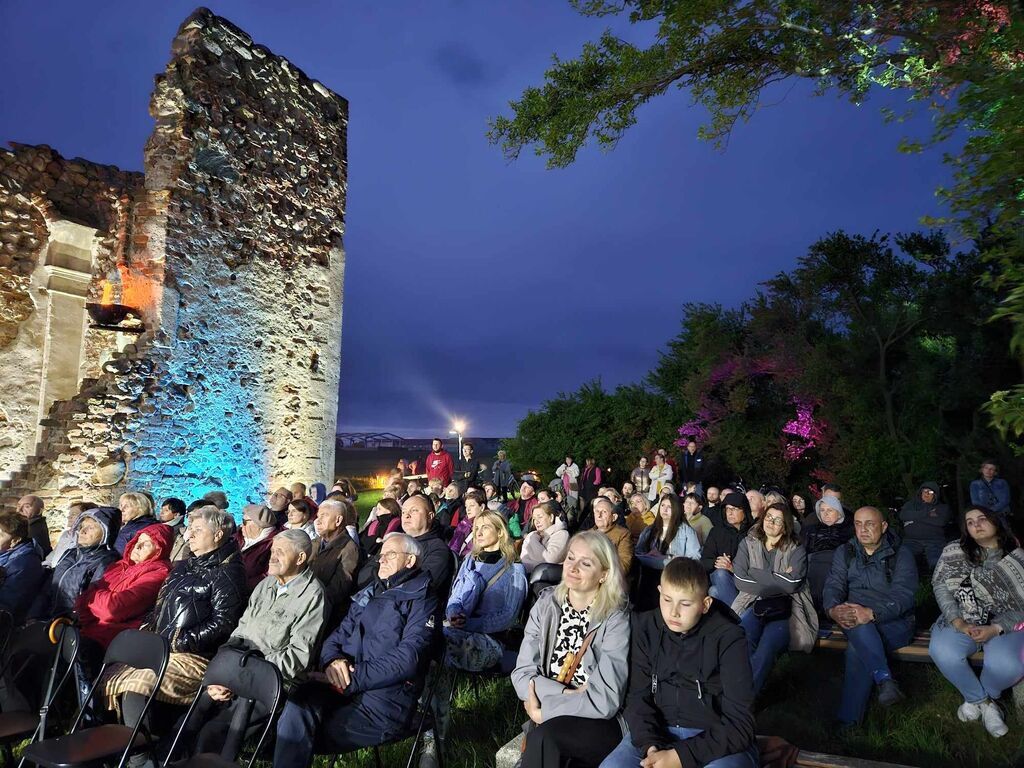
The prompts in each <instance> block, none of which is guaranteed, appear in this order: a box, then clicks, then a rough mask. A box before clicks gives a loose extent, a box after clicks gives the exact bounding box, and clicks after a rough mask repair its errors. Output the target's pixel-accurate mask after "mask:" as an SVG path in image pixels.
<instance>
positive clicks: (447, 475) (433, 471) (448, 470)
mask: <svg viewBox="0 0 1024 768" xmlns="http://www.w3.org/2000/svg"><path fill="white" fill-rule="evenodd" d="M441 445H442V443H441V441H440V440H439V439H438V438H436V437H435V438H434V441H433V442H432V443H431V444H430V448H431V451H430V453H428V454H427V461H426V467H427V482H428V483H429V482H430V481H431V480H433V479H434V478H435V477H436V478H438V479H440V481H441V485H442V487H443V486H446V485H448V483H450V482H451V481H452V475H454V474H455V462H453V461H452V457H451V454H450V453H448V451H446V450H444V448H442V447H441Z"/></svg>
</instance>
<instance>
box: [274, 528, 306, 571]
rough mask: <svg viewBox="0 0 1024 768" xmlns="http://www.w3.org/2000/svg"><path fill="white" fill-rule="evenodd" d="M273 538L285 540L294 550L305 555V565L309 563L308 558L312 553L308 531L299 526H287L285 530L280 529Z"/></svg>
mask: <svg viewBox="0 0 1024 768" xmlns="http://www.w3.org/2000/svg"><path fill="white" fill-rule="evenodd" d="M274 538H276V539H281V540H283V541H287V542H288V543H289V544H290V545H291V546H292V548H293V549H294V550H295V551H296V552H301V553H302V554H304V555H305V556H306V565H308V564H309V558H310V556H311V555H312V554H313V542H312V541H311V540H310V538H309V534H308V533H306V532H305V531H303V530H301V529H299V528H289V529H288V530H286V531H281V532H280V533H279V534H277V535H276V536H275V537H274ZM303 567H305V565H304V566H303Z"/></svg>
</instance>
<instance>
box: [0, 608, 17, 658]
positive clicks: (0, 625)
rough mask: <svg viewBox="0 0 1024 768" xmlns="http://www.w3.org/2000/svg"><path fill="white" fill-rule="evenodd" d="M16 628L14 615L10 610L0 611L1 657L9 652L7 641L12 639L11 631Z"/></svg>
mask: <svg viewBox="0 0 1024 768" xmlns="http://www.w3.org/2000/svg"><path fill="white" fill-rule="evenodd" d="M13 629H14V617H13V616H11V614H10V612H9V611H0V659H2V658H4V654H5V653H7V643H9V642H10V640H11V631H12V630H13Z"/></svg>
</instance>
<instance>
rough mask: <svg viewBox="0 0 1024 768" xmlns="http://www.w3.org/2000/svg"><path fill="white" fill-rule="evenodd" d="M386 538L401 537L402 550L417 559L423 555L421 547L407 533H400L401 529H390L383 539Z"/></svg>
mask: <svg viewBox="0 0 1024 768" xmlns="http://www.w3.org/2000/svg"><path fill="white" fill-rule="evenodd" d="M388 539H401V541H402V551H403V552H405V554H407V555H413V556H414V557H415V558H416V559H417V560H419V559H420V558H422V557H423V547H422V546H420V543H419V542H418V541H416V539H414V538H413V537H412V536H410V535H409V534H408V533H402V532H401V531H392V532H391V533H389V534H387V535H386V536H385V537H384V541H387V540H388Z"/></svg>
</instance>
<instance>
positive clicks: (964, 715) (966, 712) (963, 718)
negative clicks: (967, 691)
mask: <svg viewBox="0 0 1024 768" xmlns="http://www.w3.org/2000/svg"><path fill="white" fill-rule="evenodd" d="M956 716H957V717H959V718H960V722H961V723H971V722H974V721H975V720H977V719H978V718H979V717H981V707H980V706H978V705H977V704H972V703H971V702H969V701H965V702H964V703H963V704H961V705H960V709H958V710H957V711H956Z"/></svg>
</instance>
